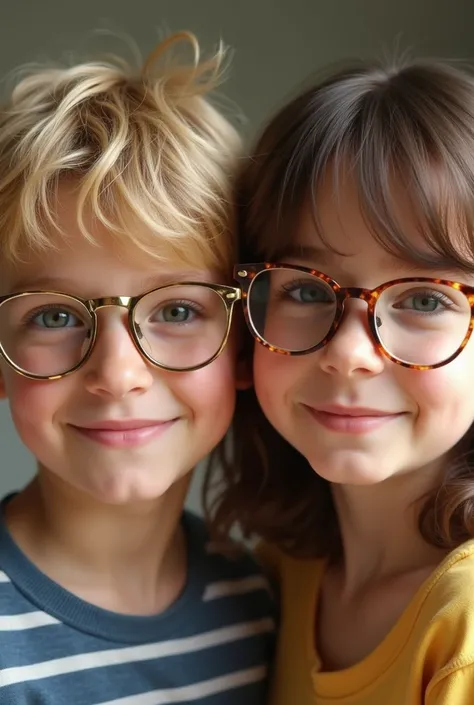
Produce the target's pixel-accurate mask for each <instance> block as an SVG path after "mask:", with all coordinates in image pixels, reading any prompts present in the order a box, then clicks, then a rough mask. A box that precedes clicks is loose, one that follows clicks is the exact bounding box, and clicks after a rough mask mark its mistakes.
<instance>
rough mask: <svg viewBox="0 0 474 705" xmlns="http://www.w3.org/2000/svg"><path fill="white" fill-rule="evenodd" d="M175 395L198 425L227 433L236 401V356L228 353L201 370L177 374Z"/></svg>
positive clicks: (231, 352) (174, 380)
mask: <svg viewBox="0 0 474 705" xmlns="http://www.w3.org/2000/svg"><path fill="white" fill-rule="evenodd" d="M171 383H172V392H173V394H174V395H175V396H176V397H177V398H178V399H180V400H181V401H182V402H183V403H184V404H185V405H186V406H187V407H188V408H189V409H190V410H191V412H192V414H193V417H194V420H195V421H196V422H197V423H200V422H203V423H212V424H213V425H214V424H215V425H216V426H218V427H219V429H222V428H223V427H224V426H225V429H224V431H223V433H224V432H225V431H226V430H227V427H228V426H229V425H230V422H231V420H232V414H233V413H234V407H235V397H236V378H235V355H234V351H233V350H232V349H230V348H229V349H226V350H225V351H224V352H223V353H222V354H221V355H220V356H219V357H218V358H217V360H214V362H212V363H211V364H210V365H207V366H206V367H203V368H202V369H201V370H195V371H194V372H187V373H184V374H179V373H178V374H176V375H175V376H174V377H173V380H172V382H171Z"/></svg>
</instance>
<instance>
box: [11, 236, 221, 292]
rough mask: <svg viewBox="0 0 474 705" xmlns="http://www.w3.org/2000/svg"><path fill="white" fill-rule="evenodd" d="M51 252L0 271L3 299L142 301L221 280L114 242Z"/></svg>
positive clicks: (61, 245) (71, 243)
mask: <svg viewBox="0 0 474 705" xmlns="http://www.w3.org/2000/svg"><path fill="white" fill-rule="evenodd" d="M54 244H55V246H54V247H51V249H50V250H48V251H46V252H36V253H35V252H31V251H30V252H29V253H28V255H27V256H26V257H24V258H23V260H22V261H21V262H17V263H15V264H13V263H5V262H3V263H2V265H1V266H0V281H1V285H0V286H1V293H2V294H5V293H10V292H13V291H25V290H27V289H40V290H53V291H62V292H64V293H71V294H76V295H77V296H80V297H83V298H95V297H99V296H109V295H110V296H112V295H117V296H119V295H136V294H140V293H143V292H144V291H147V290H149V289H153V288H155V287H158V286H163V285H165V284H170V283H175V282H178V281H192V280H198V281H200V280H212V279H214V278H215V279H218V278H219V277H218V276H217V275H215V274H214V272H212V271H211V270H209V269H206V268H205V267H195V268H192V267H190V266H189V265H188V264H187V263H184V262H182V261H181V260H179V259H177V258H173V257H167V258H165V257H164V256H163V258H162V259H160V260H159V259H156V258H153V257H151V256H147V255H146V254H145V253H143V252H141V251H139V250H138V249H137V248H126V247H122V246H119V245H118V244H117V243H115V242H114V240H113V238H112V237H109V238H108V239H105V240H103V241H99V242H98V243H97V244H92V243H90V242H88V241H87V240H86V239H85V238H83V237H80V238H77V239H75V238H72V239H70V240H68V241H64V240H58V242H56V243H54Z"/></svg>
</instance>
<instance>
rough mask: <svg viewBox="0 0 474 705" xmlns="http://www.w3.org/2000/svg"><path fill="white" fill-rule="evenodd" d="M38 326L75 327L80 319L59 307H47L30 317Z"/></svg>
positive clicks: (79, 322)
mask: <svg viewBox="0 0 474 705" xmlns="http://www.w3.org/2000/svg"><path fill="white" fill-rule="evenodd" d="M30 320H31V321H32V322H33V323H34V324H35V325H36V326H38V327H39V328H50V329H51V328H56V329H58V328H75V327H77V326H78V325H82V321H80V320H79V318H77V316H75V315H74V314H73V313H71V312H70V311H65V310H64V309H60V308H48V309H47V310H43V311H40V312H37V313H36V314H34V315H33V316H31V319H30Z"/></svg>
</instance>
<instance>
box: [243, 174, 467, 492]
mask: <svg viewBox="0 0 474 705" xmlns="http://www.w3.org/2000/svg"><path fill="white" fill-rule="evenodd" d="M399 208H400V213H401V217H402V222H403V224H404V227H405V228H406V232H407V233H413V241H414V242H415V241H416V240H417V239H418V238H419V237H420V235H419V234H418V233H417V230H416V224H415V221H414V219H413V217H412V216H411V214H410V211H409V209H408V208H407V207H406V206H405V205H404V204H403V202H401V203H400V204H399ZM318 215H319V218H320V221H321V225H322V228H323V232H324V237H325V239H326V240H327V241H328V242H329V243H330V245H331V247H332V248H334V250H336V251H338V252H340V253H343V254H342V255H340V254H334V252H332V250H328V249H327V248H326V247H324V245H323V244H322V241H321V239H320V238H319V236H318V234H317V232H316V228H315V225H314V222H313V218H312V209H311V206H308V207H307V209H306V210H305V211H304V212H303V213H302V217H301V220H300V222H299V223H298V224H297V227H296V229H295V231H294V234H293V240H292V243H291V249H289V250H288V253H287V254H286V255H285V256H284V257H283V258H282V260H284V261H285V262H289V263H293V264H297V265H303V266H307V267H312V268H314V269H317V270H319V271H321V272H324V273H325V274H328V275H329V276H330V277H332V278H333V279H335V280H336V281H337V282H338V283H339V284H340V285H341V286H344V287H345V286H354V287H364V288H370V289H373V288H375V287H376V286H378V285H380V284H382V283H384V282H386V281H390V280H392V279H397V278H399V277H411V276H413V277H417V276H427V277H430V276H434V277H442V278H446V279H451V280H455V281H462V282H465V283H467V284H472V283H473V282H472V281H469V280H468V279H467V278H466V275H465V274H464V275H461V274H460V273H459V272H456V271H443V272H439V271H437V272H433V271H430V270H424V269H423V270H421V269H420V268H418V267H415V266H414V265H413V264H410V263H409V262H403V261H402V260H400V259H397V258H395V257H394V256H393V255H390V254H388V253H387V251H386V250H384V249H383V248H382V247H381V246H380V245H379V244H377V242H376V241H375V240H374V238H373V236H372V234H371V232H370V230H369V229H368V226H367V224H366V223H365V222H364V219H363V217H362V214H361V212H360V207H359V202H358V195H357V189H356V187H355V185H354V184H351V183H349V182H347V183H345V184H344V183H343V182H342V183H341V192H340V194H339V195H338V198H337V200H336V199H335V198H334V196H333V195H332V189H331V180H330V179H328V180H327V183H326V185H323V187H322V189H321V193H320V198H319V199H318ZM418 244H419V243H418ZM254 377H255V389H256V393H257V396H258V399H259V402H260V404H261V406H262V409H263V411H264V413H265V415H266V416H267V418H268V419H269V421H270V422H271V423H272V424H273V426H274V427H275V428H276V429H277V430H278V431H279V432H280V434H281V435H282V436H284V437H285V438H286V440H287V441H288V442H289V443H291V445H293V446H294V447H295V448H296V449H297V450H298V451H299V452H300V453H302V454H303V455H304V456H305V457H306V458H307V460H308V462H309V463H310V465H311V466H312V468H313V469H314V470H315V471H316V472H317V473H318V474H319V475H321V476H322V477H324V478H325V479H327V480H329V481H330V482H335V483H342V484H350V485H362V484H367V485H368V484H374V483H378V482H381V481H382V480H385V479H388V478H390V477H392V476H395V475H399V474H402V473H407V472H410V471H412V470H418V469H421V468H426V469H427V470H430V471H431V470H432V471H433V472H435V471H436V470H437V469H442V463H443V460H444V459H445V456H446V455H447V454H448V452H449V451H450V450H451V449H452V448H453V446H454V445H455V444H456V443H457V442H458V441H459V440H460V439H461V438H462V437H463V436H464V434H465V433H466V432H467V431H468V429H469V428H470V426H471V424H472V422H473V420H474V393H473V392H474V381H473V380H474V336H473V338H471V340H470V341H469V343H468V344H467V346H466V348H465V349H464V350H463V352H462V353H461V354H460V355H459V356H458V357H457V358H456V359H455V360H454V361H452V362H451V363H449V364H448V365H446V366H444V367H440V368H438V369H434V370H428V371H416V370H411V369H407V368H404V367H401V366H400V365H397V364H395V363H393V362H391V361H390V360H389V359H388V358H386V357H385V356H383V355H382V354H381V353H380V352H379V351H378V350H377V348H376V347H375V345H374V342H373V340H372V338H371V336H370V333H369V328H368V317H367V304H366V303H365V302H364V301H361V300H354V299H351V300H349V301H347V302H346V305H345V314H344V318H343V320H342V322H341V325H340V327H339V329H338V331H337V333H336V335H335V337H334V338H332V340H331V341H330V342H329V343H328V344H327V345H326V347H324V348H322V349H321V350H319V351H317V352H315V353H311V354H308V355H302V356H295V357H290V356H287V355H281V354H278V353H274V352H271V351H269V350H268V349H267V348H265V347H263V346H261V345H258V344H256V345H255V357H254ZM433 477H434V475H433Z"/></svg>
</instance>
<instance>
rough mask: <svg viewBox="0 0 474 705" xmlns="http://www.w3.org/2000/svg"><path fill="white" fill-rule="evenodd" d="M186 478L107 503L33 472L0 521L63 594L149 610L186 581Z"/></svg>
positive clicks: (122, 607)
mask: <svg viewBox="0 0 474 705" xmlns="http://www.w3.org/2000/svg"><path fill="white" fill-rule="evenodd" d="M189 480H190V478H188V477H186V478H183V479H182V480H180V481H178V482H177V483H175V484H174V485H173V486H172V487H171V488H170V489H169V490H168V491H167V492H166V493H165V494H164V495H162V496H161V497H158V498H155V499H153V500H149V501H142V502H136V503H134V504H128V505H107V504H103V503H100V502H97V501H96V500H94V499H93V498H92V497H90V496H88V495H85V494H80V493H79V492H78V491H77V490H76V489H74V488H71V487H69V486H67V485H66V484H65V483H63V482H62V481H61V480H60V479H59V478H57V477H56V476H54V475H52V473H50V472H47V471H43V470H40V471H39V474H38V475H37V477H36V478H35V479H34V480H33V482H32V483H31V484H30V485H29V486H28V487H27V488H26V489H25V490H24V491H23V492H22V493H20V494H19V495H17V496H16V497H15V498H14V499H13V500H12V501H11V502H10V503H9V504H8V505H7V510H6V522H7V526H8V528H9V530H10V532H11V533H12V535H13V538H14V539H15V541H16V542H17V543H18V545H19V546H20V548H21V549H22V550H23V552H24V553H25V554H26V555H27V556H28V557H29V558H30V560H32V561H33V563H35V565H36V566H37V567H38V568H39V569H40V570H42V571H43V572H44V573H45V574H46V575H48V577H50V578H51V579H52V580H54V581H55V582H57V583H59V584H60V585H62V586H63V587H64V588H66V589H67V590H69V591H70V592H72V593H74V594H76V595H77V596H79V597H81V598H82V599H85V600H86V601H88V602H91V603H93V604H96V605H98V606H100V607H104V608H106V609H109V610H112V611H117V612H125V613H130V614H134V613H137V614H150V613H156V612H159V611H161V610H163V609H165V608H166V607H167V606H168V605H169V604H170V603H171V602H173V601H174V599H175V598H176V596H177V594H178V593H179V592H180V590H181V589H182V587H183V585H184V582H185V579H186V545H185V539H184V535H183V532H182V528H181V524H180V517H181V514H182V511H183V504H184V500H185V496H186V492H187V489H188V486H189Z"/></svg>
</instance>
